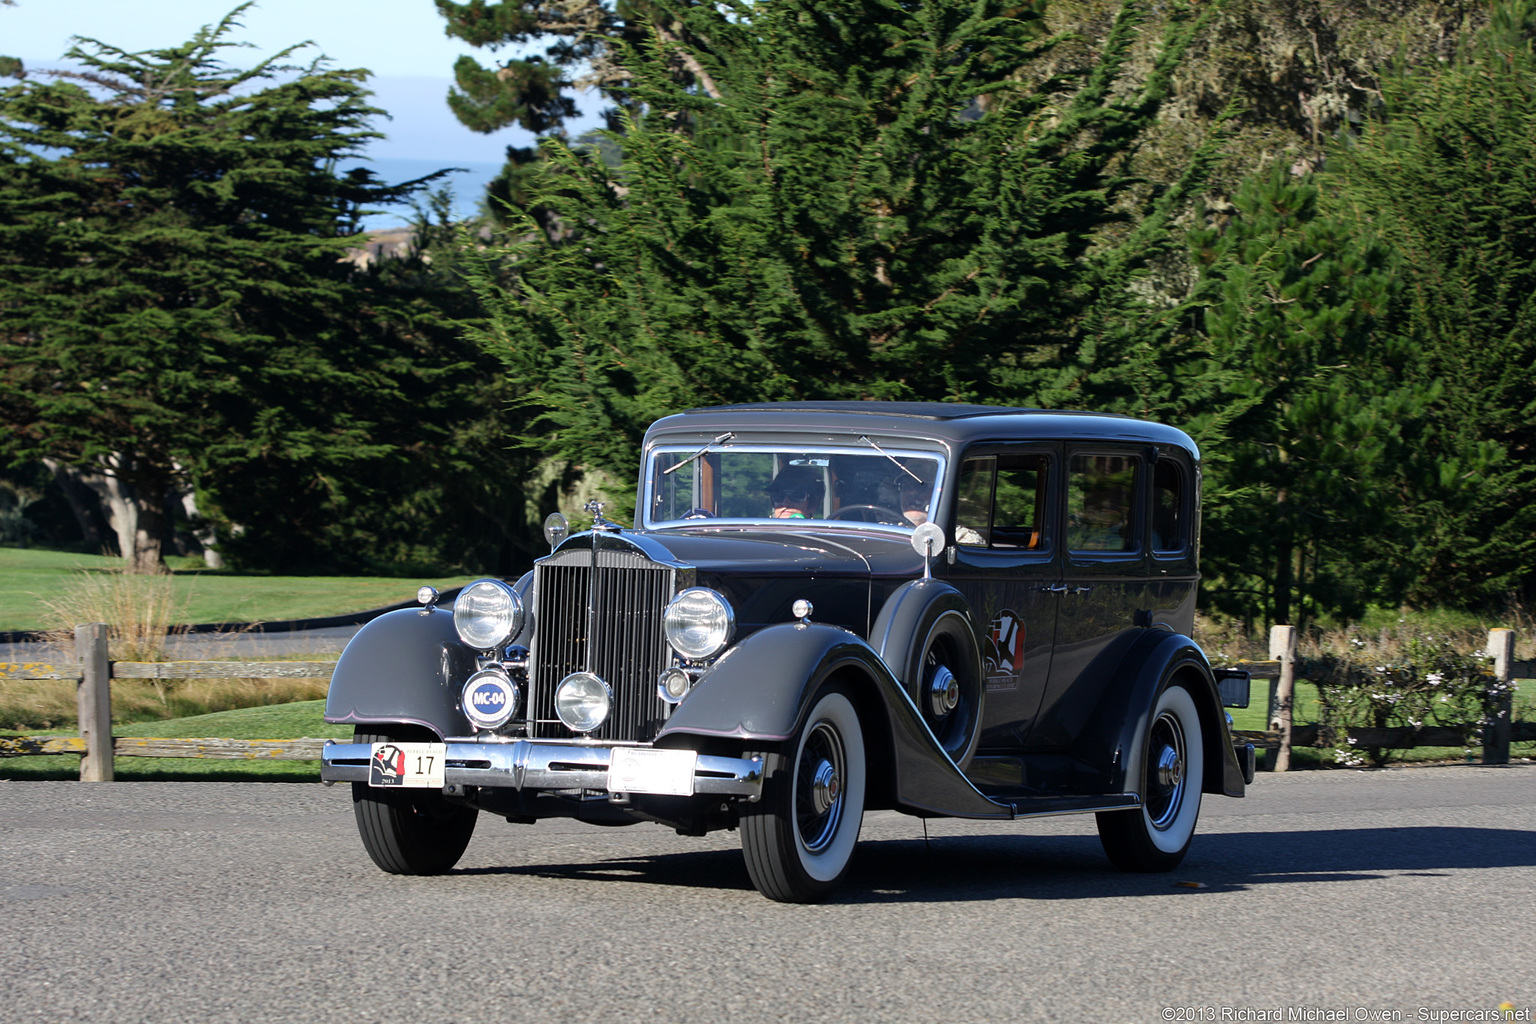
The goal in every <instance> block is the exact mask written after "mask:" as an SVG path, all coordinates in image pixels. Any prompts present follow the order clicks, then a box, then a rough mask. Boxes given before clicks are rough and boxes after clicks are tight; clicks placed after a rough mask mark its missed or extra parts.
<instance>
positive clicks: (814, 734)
mask: <svg viewBox="0 0 1536 1024" xmlns="http://www.w3.org/2000/svg"><path fill="white" fill-rule="evenodd" d="M846 772H847V759H846V755H845V754H844V752H843V738H842V736H840V735H839V734H838V731H837V729H836V728H835V727H834V726H833V725H832V724H831V723H830V722H817V723H816V725H815V726H814V727H813V728H812V729H811V731H810V733H809V734H808V735H807V736H806V738H805V743H804V745H803V746H801V748H800V758H799V763H798V764H797V765H796V766H795V790H796V792H795V801H796V808H795V826H796V828H798V829H799V832H800V841H801V842H802V843H804V844H805V849H806V850H807V852H809V853H820V852H821V851H822V850H825V849H826V848H827V847H828V846H830V845H831V844H832V840H833V839H835V838H836V837H837V826H838V823H839V822H840V821H841V820H842V816H843V777H844V775H845V774H846Z"/></svg>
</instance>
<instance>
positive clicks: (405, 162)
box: [342, 157, 502, 231]
mask: <svg viewBox="0 0 1536 1024" xmlns="http://www.w3.org/2000/svg"><path fill="white" fill-rule="evenodd" d="M362 163H364V164H365V165H366V166H367V167H368V168H369V169H370V170H372V171H373V173H374V174H376V175H377V176H378V177H379V178H381V179H382V180H384V181H386V182H389V183H390V184H398V183H400V182H404V181H410V180H412V179H413V178H421V177H425V176H426V175H428V174H431V173H432V172H433V171H436V170H441V169H442V168H445V167H457V168H462V169H461V170H458V171H455V172H454V173H452V174H449V175H448V176H446V177H445V178H443V179H440V180H439V182H438V183H437V186H436V187H440V186H442V185H445V184H446V185H448V186H449V187H451V188H452V189H453V215H454V219H456V220H459V219H463V218H465V217H472V216H474V215H475V214H476V213H478V212H479V209H480V203H481V200H482V198H483V197H484V195H485V186H486V185H487V184H488V183H489V182H490V180H491V179H492V178H494V177H496V175H497V174H499V173H500V172H501V168H502V165H501V164H499V163H495V164H490V163H456V162H454V161H452V160H421V159H416V158H400V157H377V158H374V159H370V160H366V161H362ZM350 166H353V165H352V164H350V163H343V164H342V167H343V168H346V167H350ZM422 200H423V203H424V202H425V196H423V197H422ZM412 216H413V212H412V210H411V207H410V206H409V205H408V204H402V205H398V206H389V207H385V208H384V211H383V212H381V213H377V214H375V215H374V216H372V217H367V218H364V220H363V228H364V230H367V231H385V230H388V229H389V228H395V227H403V226H405V225H407V224H409V223H410V222H411V218H412Z"/></svg>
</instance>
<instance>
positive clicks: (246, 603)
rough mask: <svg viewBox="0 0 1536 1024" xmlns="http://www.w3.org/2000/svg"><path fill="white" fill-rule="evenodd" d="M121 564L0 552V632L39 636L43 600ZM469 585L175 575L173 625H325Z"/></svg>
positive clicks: (453, 580)
mask: <svg viewBox="0 0 1536 1024" xmlns="http://www.w3.org/2000/svg"><path fill="white" fill-rule="evenodd" d="M121 564H122V563H121V560H120V559H117V558H106V557H103V556H100V555H81V554H72V553H69V552H63V551H39V550H35V549H30V548H0V630H28V629H42V628H45V627H46V626H47V625H48V623H47V621H46V619H45V615H44V611H43V609H42V607H41V605H40V600H41V599H42V598H43V597H45V596H46V597H57V596H58V595H59V594H60V593H61V592H62V591H63V590H65V589H66V588H68V587H69V585H70V584H71V582H72V581H74V580H75V579H77V578H78V577H79V575H80V574H81V573H82V572H103V571H112V570H114V569H117V568H118V567H119V566H120V565H121ZM472 579H474V577H472V576H455V577H449V578H445V579H388V578H381V577H363V576H260V575H242V574H237V573H231V572H224V571H214V570H208V569H177V570H176V571H175V573H174V590H175V598H174V608H175V620H176V622H178V623H181V624H187V625H191V624H196V623H244V622H275V621H281V620H284V619H307V618H324V617H327V616H331V615H345V614H349V613H351V612H360V611H367V610H369V609H372V608H381V607H384V606H385V605H391V604H398V603H400V602H402V601H412V600H415V598H416V588H417V587H419V586H421V585H422V584H423V583H430V584H431V585H432V586H434V587H437V588H438V589H439V590H446V589H448V588H449V587H456V586H460V585H462V584H464V583H467V582H469V581H470V580H472Z"/></svg>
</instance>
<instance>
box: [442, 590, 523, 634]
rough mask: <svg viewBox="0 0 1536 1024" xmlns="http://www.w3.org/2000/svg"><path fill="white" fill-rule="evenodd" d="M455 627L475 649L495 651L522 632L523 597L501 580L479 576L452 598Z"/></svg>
mask: <svg viewBox="0 0 1536 1024" xmlns="http://www.w3.org/2000/svg"><path fill="white" fill-rule="evenodd" d="M453 628H454V629H456V630H457V631H458V633H459V639H460V640H463V641H464V642H465V643H466V644H468V645H469V646H470V647H473V648H474V649H475V650H477V651H493V650H495V649H496V648H498V647H500V646H502V645H503V644H505V643H506V642H507V641H509V640H511V639H512V638H513V637H515V636H517V634H518V633H520V632H522V629H523V602H522V599H521V598H519V597H518V596H517V591H515V590H513V589H512V587H511V585H510V584H507V583H503V582H502V581H501V580H476V581H475V582H473V583H471V584H470V585H469V586H467V587H465V588H464V589H463V590H461V591H459V596H458V599H457V600H455V601H454V602H453Z"/></svg>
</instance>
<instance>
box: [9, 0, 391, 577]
mask: <svg viewBox="0 0 1536 1024" xmlns="http://www.w3.org/2000/svg"><path fill="white" fill-rule="evenodd" d="M242 10H244V8H243V7H242V8H237V9H236V10H235V11H234V12H233V13H231V14H230V15H229V16H228V17H226V18H224V19H223V20H222V21H221V22H220V23H219V24H218V25H216V26H211V27H206V28H204V29H203V30H201V31H200V32H198V33H197V34H196V35H195V36H194V37H193V38H192V39H191V40H190V41H188V42H187V43H185V44H182V45H180V46H176V47H171V48H168V49H158V50H148V51H144V52H142V53H127V52H124V51H122V50H120V49H118V48H116V47H112V46H110V45H107V44H105V43H101V42H98V41H95V40H89V39H82V40H80V41H79V45H77V46H76V47H75V48H74V49H73V50H71V51H70V53H69V54H68V56H69V57H70V58H71V59H72V60H74V61H76V62H78V63H79V64H81V65H83V66H84V69H85V70H83V71H80V72H77V73H70V74H62V75H55V76H54V78H53V80H52V81H48V82H42V81H38V80H36V76H33V77H32V78H29V79H27V80H24V81H22V82H21V83H19V84H16V85H12V86H10V87H8V88H6V89H4V90H3V91H0V422H3V423H4V424H5V426H6V428H7V429H6V431H5V436H4V440H3V441H0V445H3V450H4V451H5V453H7V454H9V455H10V456H11V457H12V458H15V459H44V458H46V459H53V460H58V461H61V462H67V463H70V464H73V465H77V466H81V467H85V468H88V469H91V470H93V471H95V472H97V473H100V474H103V475H104V476H106V477H108V478H110V479H111V480H113V481H114V482H115V484H116V485H118V486H119V487H120V489H121V491H122V493H123V494H124V495H125V496H126V498H127V506H126V508H127V511H128V513H129V514H131V515H132V516H133V517H134V519H135V520H136V522H135V524H134V525H133V528H132V529H129V530H127V531H120V532H126V533H127V534H128V536H130V537H131V538H132V539H131V540H130V541H129V542H128V543H127V544H125V550H124V551H123V554H124V556H125V558H127V559H128V562H129V564H130V565H131V566H132V567H133V568H135V569H137V570H141V571H153V570H154V569H156V568H157V567H158V566H159V565H160V562H161V546H162V543H163V541H164V537H165V532H166V524H165V522H164V513H165V510H166V509H167V507H168V506H169V505H171V503H172V502H171V499H172V498H173V496H175V495H177V494H179V493H182V492H184V491H186V490H188V489H190V488H193V487H199V486H200V487H202V488H204V489H205V491H206V492H207V493H209V494H216V493H217V492H218V489H219V483H220V479H221V477H220V475H221V474H228V473H229V472H231V471H233V470H235V469H238V470H239V471H240V472H249V470H250V467H252V466H255V465H261V466H264V467H265V468H266V470H267V471H268V472H269V473H271V474H273V476H274V477H276V478H280V479H282V480H283V490H284V491H285V492H286V493H288V494H290V495H296V496H302V497H304V498H305V499H306V501H307V507H308V508H310V509H315V508H319V507H325V505H326V503H327V502H328V501H331V500H332V498H333V497H334V495H335V494H336V493H337V485H336V483H335V481H336V480H337V479H338V478H339V477H340V476H341V475H342V474H343V473H345V472H346V471H347V470H348V469H349V468H350V467H354V466H358V465H362V464H367V463H369V462H371V461H375V460H378V459H380V458H383V457H384V456H386V455H387V454H388V453H389V451H390V449H391V445H390V443H389V441H388V440H387V439H385V438H382V437H380V436H378V431H377V429H376V428H377V427H378V424H379V422H380V419H381V412H380V410H381V409H384V408H386V407H389V406H391V404H392V403H396V402H398V401H399V400H400V397H401V388H400V383H399V378H400V376H401V375H402V374H407V373H408V372H409V370H408V368H407V367H406V366H404V365H402V359H403V358H404V357H405V355H406V352H405V351H403V350H402V348H401V347H400V346H399V345H397V344H396V339H394V338H392V337H391V336H390V335H389V333H388V332H383V331H376V330H373V329H372V325H373V324H374V323H375V321H376V320H377V313H378V306H379V298H378V296H377V295H369V294H368V293H367V291H366V289H360V288H357V287H354V285H355V283H356V280H357V278H356V268H355V267H354V265H353V263H351V262H349V250H351V249H352V247H354V246H355V245H357V244H358V243H357V240H356V235H355V233H356V231H357V227H358V223H359V221H360V218H361V217H362V215H363V214H364V212H365V210H366V209H367V208H368V207H369V206H370V205H372V204H377V203H382V202H387V201H392V200H397V199H400V198H402V197H404V196H407V195H409V194H410V193H411V192H412V191H413V190H414V189H415V188H416V187H419V184H420V183H408V184H406V185H403V186H386V185H383V184H381V183H379V182H377V181H376V180H374V179H373V177H372V176H371V174H370V173H369V172H367V171H365V170H362V169H354V170H349V171H345V172H342V171H340V170H338V167H337V165H338V163H339V162H340V161H342V160H344V159H346V158H347V157H349V156H353V155H355V154H356V153H357V151H358V148H359V147H360V146H361V145H362V144H363V143H365V142H366V141H367V140H368V139H370V138H374V137H376V135H377V133H375V132H373V131H372V130H371V129H370V128H369V124H370V122H371V120H372V119H373V118H374V117H375V116H376V115H377V114H379V113H380V111H378V110H376V109H375V108H373V107H371V106H369V105H368V104H367V102H366V97H367V93H366V90H365V88H364V85H363V82H364V80H365V78H366V76H367V72H365V71H360V70H336V69H332V68H329V67H327V66H326V65H325V64H324V63H323V61H321V60H316V61H313V62H311V63H309V64H290V63H288V61H289V60H290V58H291V57H292V55H293V53H294V51H295V50H296V49H297V48H290V49H288V50H284V51H282V52H281V53H278V54H276V55H274V56H272V57H269V58H267V59H265V60H262V61H260V62H259V63H257V64H256V65H255V66H254V67H251V68H249V69H245V70H241V69H236V68H232V67H229V66H227V65H226V64H225V63H224V62H223V61H222V60H221V56H222V54H223V51H224V50H225V49H227V48H228V47H230V46H233V45H235V44H233V43H231V42H229V41H228V40H227V39H226V38H225V37H226V36H227V35H228V33H229V32H230V30H231V29H232V27H233V26H234V25H235V24H236V18H237V17H238V15H239V14H240V12H241V11H242ZM225 493H226V494H230V492H229V491H228V490H227V489H226V492H225ZM230 499H231V501H233V500H234V497H233V495H232V494H230ZM291 509H292V503H291V502H290V503H289V506H288V510H289V511H291ZM247 511H248V512H249V515H250V518H246V519H245V520H244V522H243V524H242V525H244V526H245V528H246V529H247V530H248V531H249V532H251V533H252V534H253V535H255V536H263V535H265V536H277V535H281V534H282V533H283V532H284V531H288V530H295V529H298V530H302V529H304V527H305V525H306V524H305V523H303V522H290V523H284V522H281V521H278V520H274V519H270V518H269V519H260V518H257V517H258V515H259V513H258V512H257V510H254V509H249V510H247Z"/></svg>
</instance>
